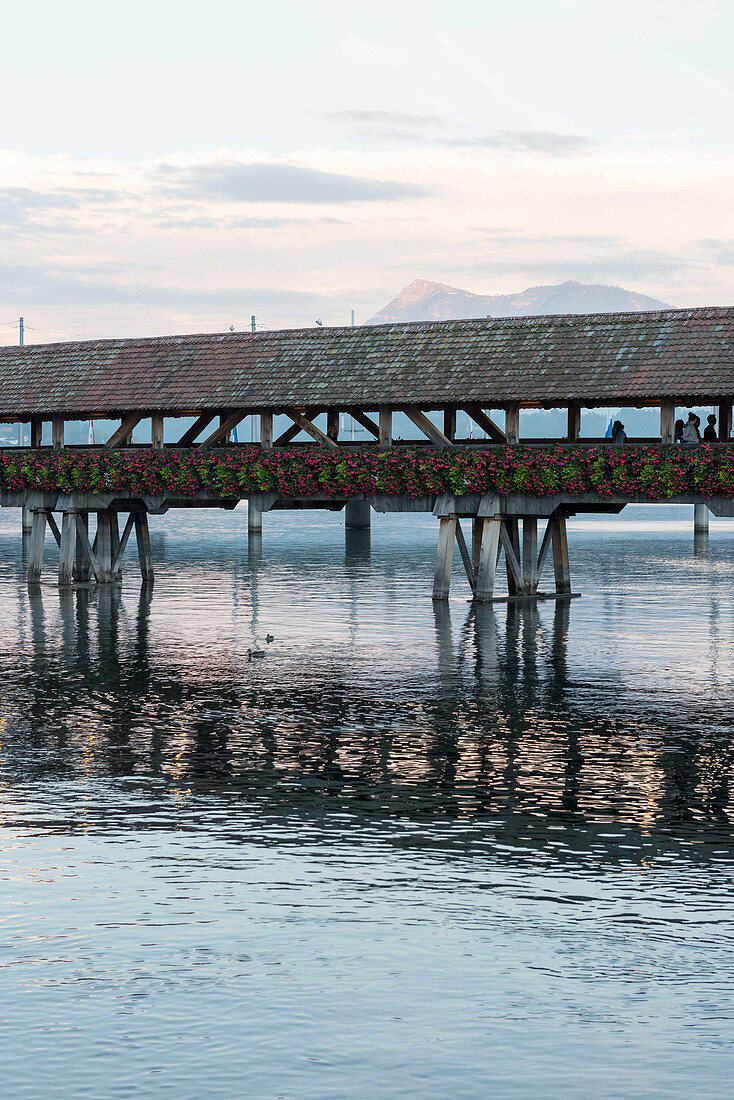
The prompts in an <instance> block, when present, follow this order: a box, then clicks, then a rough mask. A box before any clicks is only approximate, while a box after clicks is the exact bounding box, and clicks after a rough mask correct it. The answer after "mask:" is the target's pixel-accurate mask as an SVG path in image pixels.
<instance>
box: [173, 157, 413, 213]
mask: <svg viewBox="0 0 734 1100" xmlns="http://www.w3.org/2000/svg"><path fill="white" fill-rule="evenodd" d="M160 171H161V176H162V178H163V179H164V180H165V191H166V194H167V195H168V196H169V197H179V198H190V199H200V200H206V201H209V202H214V201H216V202H230V203H236V202H269V203H306V204H320V203H322V204H323V203H350V202H394V201H397V200H400V199H407V198H417V197H418V196H422V195H425V194H427V193H428V192H427V189H426V188H424V187H420V186H418V185H416V184H410V183H399V182H396V181H394V180H380V179H372V178H369V177H365V176H349V175H344V174H342V173H339V172H326V171H322V170H321V169H319V168H306V167H304V166H302V165H298V164H285V163H250V164H245V163H242V162H240V161H222V162H220V163H215V164H201V165H197V166H194V167H192V168H181V169H178V170H175V169H174V170H171V166H170V165H167V164H166V165H161V169H160Z"/></svg>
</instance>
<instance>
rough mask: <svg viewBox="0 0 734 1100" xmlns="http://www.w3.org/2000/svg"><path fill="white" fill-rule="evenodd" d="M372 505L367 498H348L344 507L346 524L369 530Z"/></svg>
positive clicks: (346, 525)
mask: <svg viewBox="0 0 734 1100" xmlns="http://www.w3.org/2000/svg"><path fill="white" fill-rule="evenodd" d="M370 522H371V517H370V505H369V501H367V500H348V501H347V506H346V508H345V509H344V526H345V527H352V528H361V529H363V530H364V529H365V528H366V529H367V530H369V527H370Z"/></svg>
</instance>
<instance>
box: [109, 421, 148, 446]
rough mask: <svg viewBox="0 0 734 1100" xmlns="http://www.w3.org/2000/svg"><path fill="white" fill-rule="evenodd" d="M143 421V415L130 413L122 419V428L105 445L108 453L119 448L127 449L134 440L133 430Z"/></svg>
mask: <svg viewBox="0 0 734 1100" xmlns="http://www.w3.org/2000/svg"><path fill="white" fill-rule="evenodd" d="M142 419H143V414H142V413H128V415H127V416H124V417H123V418H122V421H121V423H120V427H119V428H117V429H116V430H115V431H114V432H113V433H112V435H111V436H110V438H109V439H108V440H107V442H106V443H105V447H106V448H107V450H108V451H116V450H117V448H118V447H126V446H128V445H129V440H130V439H132V434H133V428H135V427H136V425H138V424H139V423H140V421H141V420H142Z"/></svg>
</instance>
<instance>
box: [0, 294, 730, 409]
mask: <svg viewBox="0 0 734 1100" xmlns="http://www.w3.org/2000/svg"><path fill="white" fill-rule="evenodd" d="M732 394H734V307H732V308H729V307H720V308H710V309H709V308H706V309H681V310H675V309H666V310H657V311H655V312H650V313H604V314H592V315H573V316H571V315H569V316H553V317H513V318H506V319H499V320H497V319H492V320H476V321H433V322H418V323H415V324H396V325H371V326H364V327H360V328H310V329H285V330H280V331H274V332H262V333H256V334H249V333H224V334H216V335H199V336H165V337H154V338H151V339H143V340H94V341H86V342H84V343H74V344H71V343H70V344H37V345H29V346H26V347H24V348H2V349H0V416H6V417H8V416H17V415H23V414H25V415H31V414H32V415H41V414H46V415H50V414H51V413H64V414H67V415H68V416H73V415H80V416H83V415H84V414H87V413H89V414H91V413H95V414H97V415H100V414H103V413H107V414H110V415H113V414H115V413H117V414H119V413H121V412H124V411H146V412H151V411H155V410H160V411H162V412H169V413H173V412H175V411H184V410H193V409H211V410H218V409H223V408H275V407H278V406H282V405H349V404H360V405H362V406H364V407H366V408H369V407H373V408H374V407H376V406H377V405H387V406H393V407H400V406H401V405H408V404H412V403H415V404H419V405H422V406H423V407H424V408H425V407H431V406H434V405H438V406H440V405H446V404H451V403H459V404H461V403H462V402H476V403H477V404H479V405H481V406H482V407H484V408H498V407H501V406H502V405H503V404H506V403H507V402H510V401H520V402H527V403H537V404H541V405H542V404H545V405H548V406H549V407H554V406H556V407H557V406H562V405H565V404H567V403H568V402H569V401H578V402H580V403H582V404H586V405H599V404H604V403H609V404H619V403H630V404H638V403H645V402H654V401H655V400H656V399H657V400H659V399H660V398H680V399H681V400H683V399H688V400H692V399H695V398H698V399H699V400H704V399H707V398H708V399H711V398H716V397H729V396H731V395H732Z"/></svg>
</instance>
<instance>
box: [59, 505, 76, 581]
mask: <svg viewBox="0 0 734 1100" xmlns="http://www.w3.org/2000/svg"><path fill="white" fill-rule="evenodd" d="M75 557H76V516H75V515H74V513H73V512H64V514H63V515H62V517H61V539H60V542H59V588H68V587H69V585H70V584H71V583H72V581H73V580H74V559H75Z"/></svg>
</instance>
